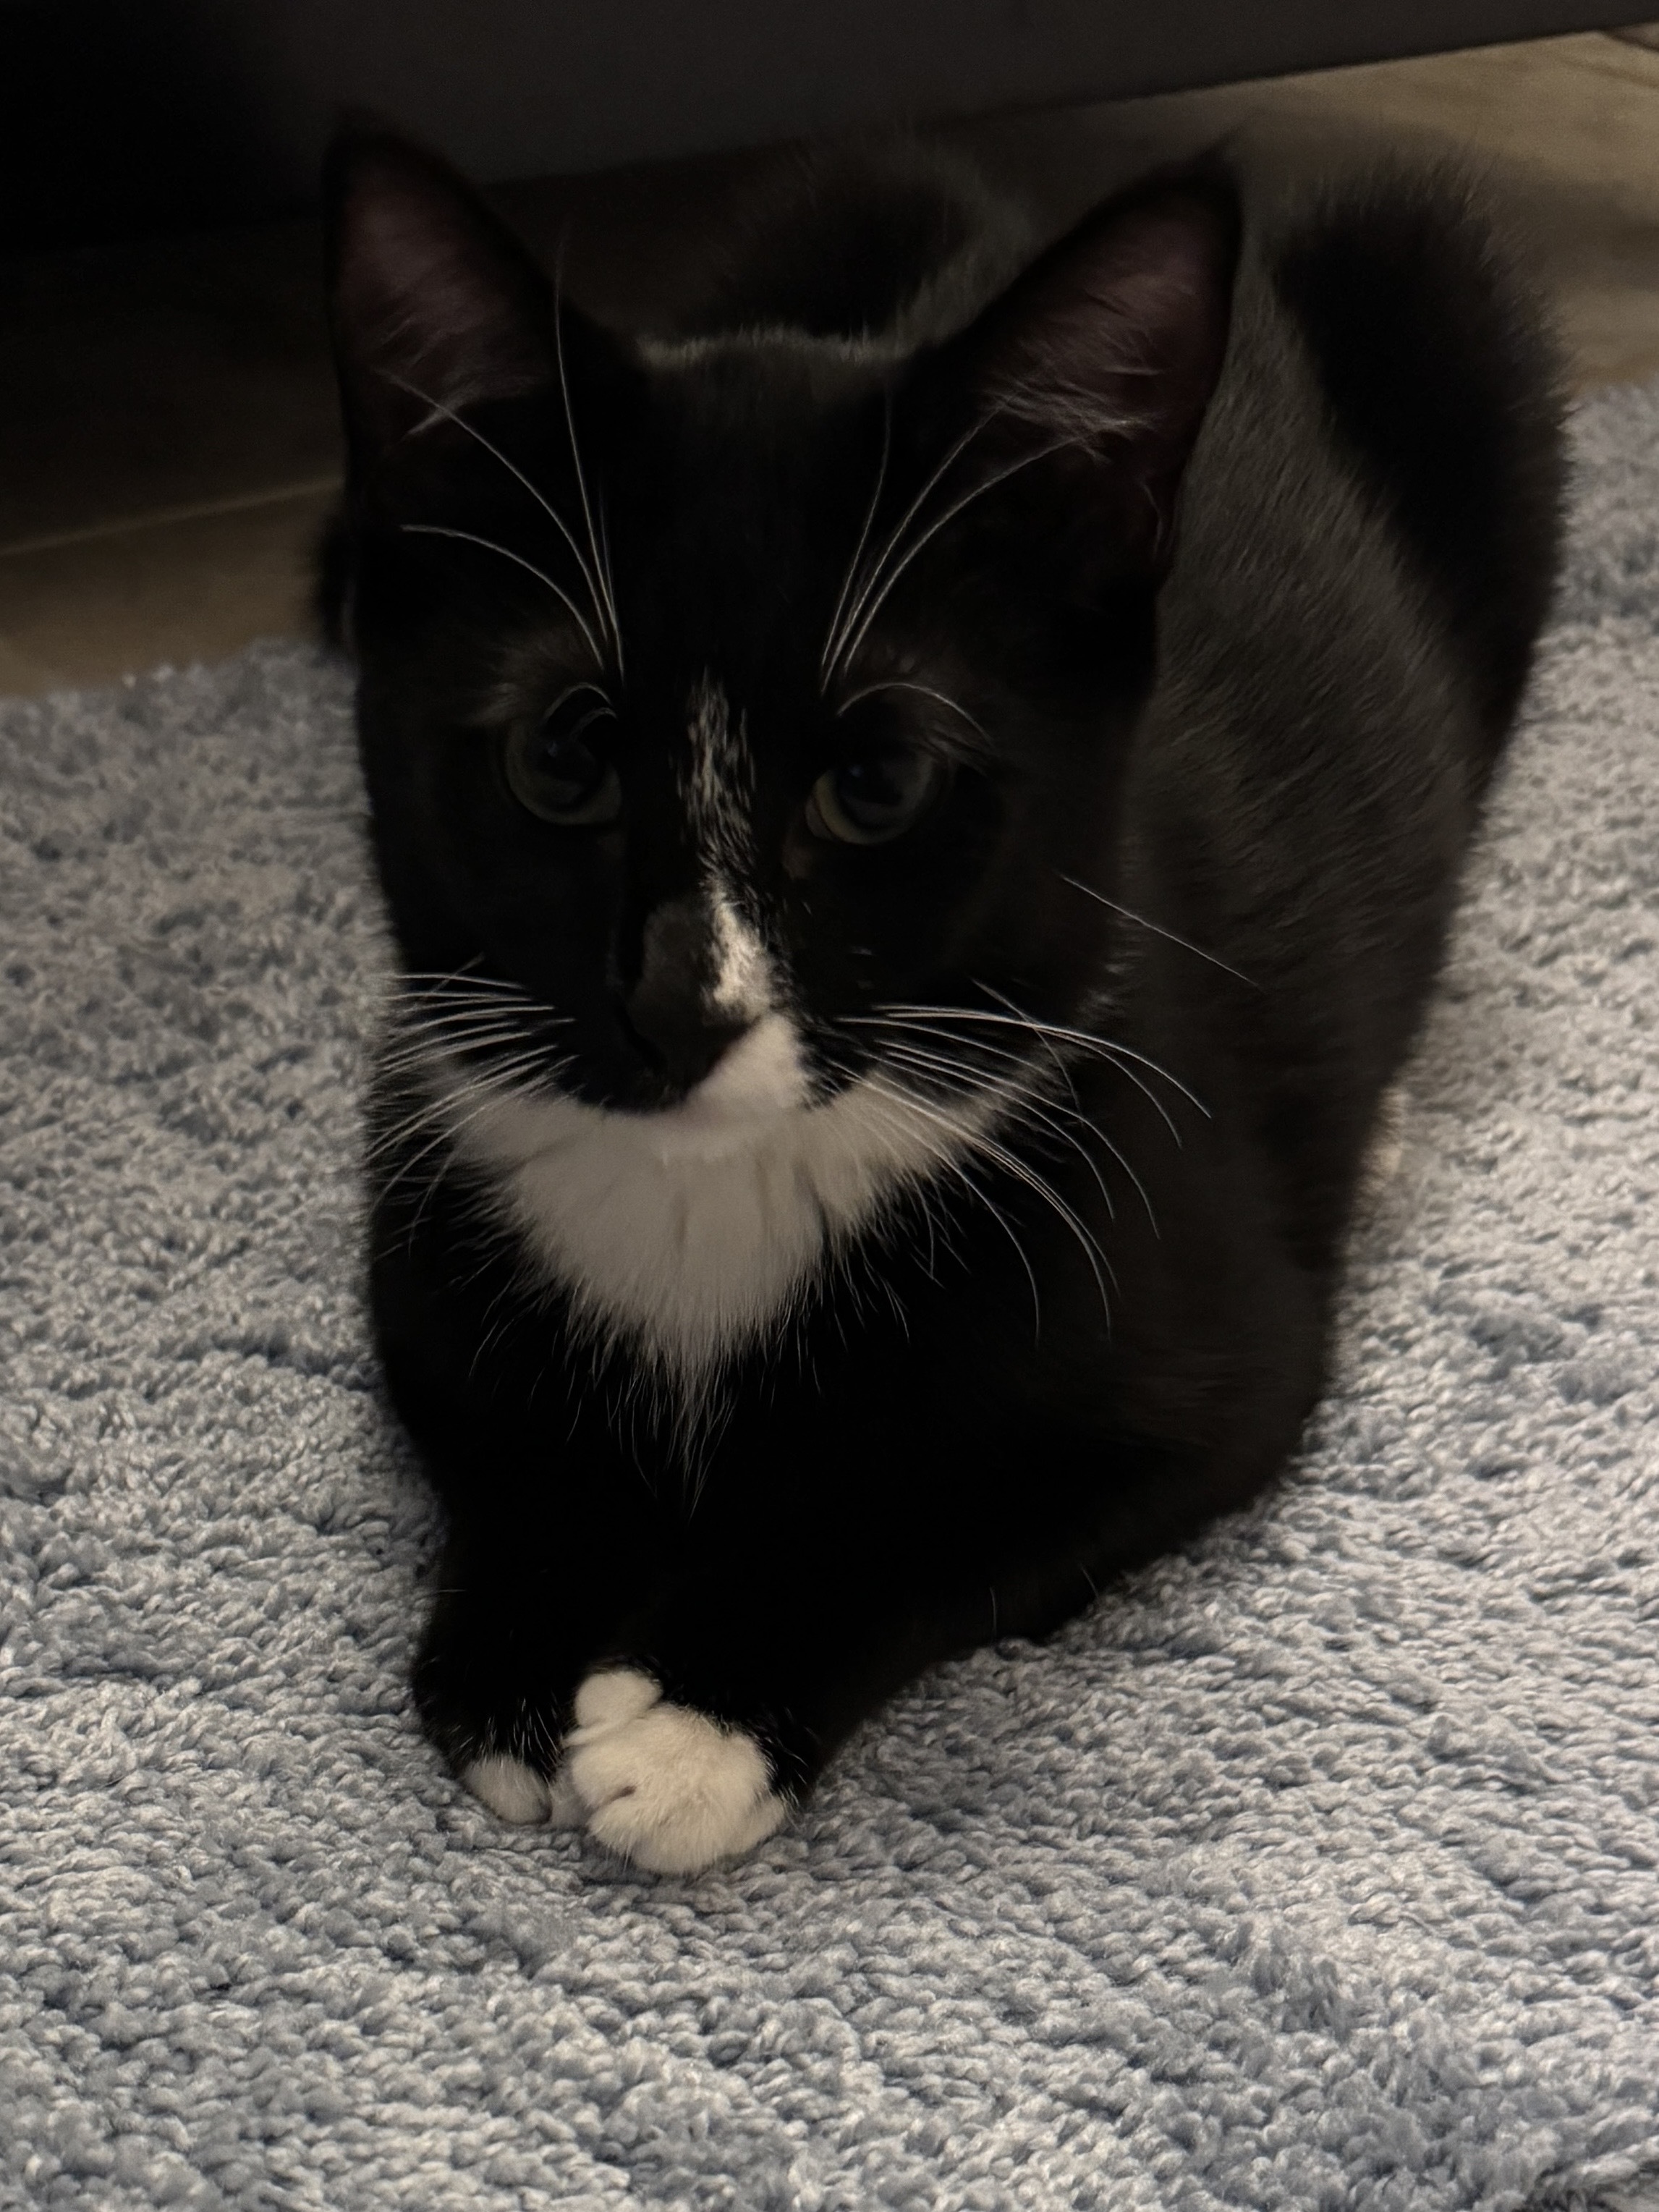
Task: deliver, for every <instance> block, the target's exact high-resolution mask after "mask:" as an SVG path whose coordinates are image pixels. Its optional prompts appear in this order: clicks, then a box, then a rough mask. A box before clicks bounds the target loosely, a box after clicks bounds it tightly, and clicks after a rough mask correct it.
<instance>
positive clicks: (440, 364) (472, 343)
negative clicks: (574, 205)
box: [325, 128, 558, 462]
mask: <svg viewBox="0 0 1659 2212" xmlns="http://www.w3.org/2000/svg"><path fill="white" fill-rule="evenodd" d="M325 205H326V214H327V241H328V283H329V304H330V312H331V319H332V324H333V334H334V350H335V360H336V364H337V368H338V371H339V377H340V388H341V393H342V397H343V402H344V407H345V414H346V424H347V430H348V435H349V438H350V440H351V444H352V447H353V453H354V456H355V457H356V459H359V460H360V461H369V462H373V461H374V459H377V458H380V457H382V456H384V455H386V454H388V453H391V452H392V450H393V449H394V448H395V447H397V446H398V444H399V443H400V442H401V441H403V440H404V439H406V438H408V437H409V436H410V435H411V434H412V433H414V432H416V431H419V430H423V429H428V428H433V427H435V425H440V424H441V423H442V422H444V421H445V420H446V419H447V414H458V413H459V412H460V411H461V410H463V409H465V408H467V407H470V406H473V405H475V404H477V403H478V402H480V401H483V400H491V399H507V398H517V397H518V396H520V394H522V393H525V392H534V391H537V390H538V389H540V388H542V387H544V386H549V385H550V384H552V383H553V382H554V381H555V380H556V376H557V374H558V371H557V365H556V353H555V337H554V312H555V310H554V302H553V296H552V289H551V286H550V283H549V281H548V278H547V276H545V274H544V271H543V270H541V268H540V267H539V266H538V264H537V263H536V262H535V261H534V260H533V259H532V257H531V255H530V254H529V253H528V252H526V249H525V248H524V247H523V246H521V245H520V243H519V241H518V240H516V239H515V238H514V237H513V234H512V233H511V232H510V231H509V230H507V228H506V227H505V225H504V224H502V223H501V222H499V221H498V220H497V219H496V217H495V215H494V214H493V213H492V212H491V210H489V208H488V207H487V206H486V205H485V204H484V203H483V200H482V199H481V198H480V197H478V195H477V192H475V191H473V190H472V188H471V185H468V184H467V183H465V180H464V179H462V178H460V177H459V176H458V175H457V174H456V173H455V172H454V171H453V169H451V168H450V167H448V165H447V163H446V162H444V161H440V160H439V159H438V158H437V156H436V155H432V154H428V153H427V152H426V151H425V150H424V149H422V148H420V147H417V146H414V145H411V144H410V143H408V142H407V141H406V140H404V139H402V138H398V137H395V136H393V135H392V133H391V132H389V131H380V130H375V129H371V128H360V129H355V130H352V131H348V132H346V133H345V134H344V135H343V136H342V137H340V138H338V139H337V141H336V142H335V143H334V145H333V146H332V148H331V149H330V153H329V157H328V162H327V167H326V169H325ZM446 410H447V412H446Z"/></svg>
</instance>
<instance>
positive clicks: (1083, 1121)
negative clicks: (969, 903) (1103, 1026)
mask: <svg viewBox="0 0 1659 2212" xmlns="http://www.w3.org/2000/svg"><path fill="white" fill-rule="evenodd" d="M933 1011H934V1012H935V1013H936V1014H937V1015H939V1016H941V1017H944V1018H943V1019H933V1020H929V1019H926V1018H894V1017H891V1016H889V1015H884V1014H880V1015H856V1014H853V1015H845V1016H843V1017H842V1019H843V1020H844V1021H845V1022H848V1023H849V1024H853V1023H855V1024H857V1025H858V1026H859V1027H860V1028H861V1029H873V1030H876V1031H877V1032H878V1034H880V1035H884V1036H888V1037H889V1038H891V1039H893V1040H895V1041H896V1042H897V1041H902V1040H905V1039H907V1038H914V1037H916V1036H921V1037H923V1038H925V1039H927V1041H928V1042H930V1043H939V1042H949V1043H952V1044H956V1045H962V1044H964V1043H966V1042H967V1040H966V1039H964V1038H962V1037H959V1036H954V1035H953V1034H952V1033H951V1030H950V1029H949V1027H948V1025H947V1024H948V1012H949V1011H950V1010H946V1009H936V1010H933ZM957 1011H965V1010H957ZM1016 1026H1017V1027H1018V1028H1019V1029H1022V1030H1028V1031H1029V1030H1030V1024H1028V1023H1026V1022H1024V1021H1020V1022H1019V1023H1018V1024H1016ZM973 1049H974V1050H975V1052H977V1053H982V1054H985V1055H986V1056H987V1058H989V1059H990V1060H993V1062H995V1061H997V1060H1000V1061H1002V1062H1003V1063H1004V1064H1005V1065H1006V1066H1010V1067H1014V1068H1018V1069H1020V1070H1022V1071H1024V1072H1025V1073H1029V1072H1030V1060H1028V1059H1027V1058H1026V1056H1025V1055H1024V1054H1023V1053H1021V1052H1018V1051H1017V1050H1015V1049H1014V1048H1012V1047H1010V1046H1007V1045H1000V1044H998V1043H996V1042H987V1040H985V1039H982V1038H975V1040H974V1041H973ZM1106 1057H1107V1059H1108V1062H1109V1065H1111V1066H1116V1067H1117V1070H1118V1073H1120V1074H1121V1075H1124V1076H1126V1077H1127V1079H1128V1080H1129V1081H1130V1082H1131V1083H1133V1085H1134V1086H1135V1088H1136V1089H1137V1090H1138V1091H1141V1092H1142V1093H1143V1094H1144V1095H1145V1096H1146V1097H1147V1098H1148V1099H1149V1100H1150V1101H1151V1103H1152V1106H1153V1107H1154V1108H1155V1109H1157V1111H1158V1114H1159V1115H1160V1116H1161V1117H1162V1119H1163V1121H1164V1126H1165V1127H1167V1128H1168V1129H1169V1131H1170V1135H1171V1136H1172V1137H1173V1138H1174V1139H1175V1141H1176V1145H1177V1146H1180V1145H1181V1133H1180V1131H1179V1130H1178V1129H1177V1128H1176V1127H1175V1124H1174V1123H1173V1121H1170V1116H1169V1115H1168V1113H1167V1112H1165V1110H1164V1105H1163V1103H1162V1102H1161V1101H1160V1100H1159V1099H1158V1097H1157V1096H1156V1095H1155V1093H1153V1092H1152V1091H1150V1090H1149V1089H1148V1088H1147V1086H1146V1084H1144V1083H1143V1082H1142V1081H1141V1079H1140V1078H1139V1076H1138V1075H1137V1074H1135V1073H1134V1071H1133V1069H1132V1068H1127V1067H1124V1066H1121V1064H1120V1063H1119V1062H1118V1061H1117V1060H1115V1058H1114V1057H1113V1056H1112V1055H1110V1054H1108V1055H1106ZM970 1065H971V1063H968V1062H964V1063H963V1066H964V1068H965V1067H967V1066H970ZM1054 1067H1055V1071H1056V1073H1058V1074H1059V1075H1060V1077H1061V1079H1063V1080H1064V1082H1065V1084H1066V1090H1067V1091H1069V1092H1070V1094H1071V1103H1070V1105H1069V1106H1062V1105H1061V1104H1060V1102H1059V1101H1058V1100H1054V1099H1050V1100H1049V1101H1048V1105H1049V1107H1050V1108H1052V1109H1054V1110H1055V1111H1057V1112H1064V1113H1066V1115H1068V1116H1069V1117H1070V1118H1071V1119H1072V1120H1073V1121H1076V1122H1077V1123H1078V1124H1079V1126H1080V1127H1083V1128H1085V1129H1087V1130H1088V1131H1090V1132H1091V1134H1092V1135H1093V1136H1094V1138H1095V1139H1096V1140H1097V1142H1098V1143H1100V1144H1101V1145H1103V1146H1104V1147H1105V1148H1106V1150H1107V1151H1108V1152H1109V1153H1110V1154H1111V1156H1112V1158H1114V1159H1115V1161H1116V1162H1117V1164H1118V1165H1119V1166H1120V1167H1121V1169H1122V1170H1123V1172H1124V1174H1125V1175H1126V1176H1127V1177H1128V1178H1129V1181H1130V1182H1132V1183H1133V1185H1134V1188H1135V1190H1136V1192H1137V1193H1138V1194H1139V1199H1140V1202H1141V1204H1142V1206H1145V1208H1146V1218H1147V1220H1148V1221H1149V1222H1150V1223H1151V1224H1152V1233H1153V1235H1154V1236H1160V1235H1161V1234H1162V1231H1160V1230H1159V1228H1158V1215H1157V1212H1156V1211H1155V1210H1154V1208H1153V1206H1152V1199H1151V1197H1150V1196H1149V1195H1148V1193H1147V1190H1146V1184H1145V1183H1144V1182H1142V1181H1141V1179H1140V1176H1139V1175H1138V1174H1137V1173H1136V1171H1135V1170H1134V1168H1133V1165H1132V1164H1131V1163H1130V1161H1129V1159H1128V1158H1127V1154H1125V1153H1124V1152H1122V1151H1121V1149H1120V1147H1119V1146H1117V1145H1115V1143H1114V1142H1113V1141H1112V1139H1111V1138H1109V1136H1108V1135H1107V1134H1106V1133H1105V1131H1104V1130H1103V1129H1102V1128H1101V1127H1100V1126H1099V1124H1098V1123H1097V1122H1096V1121H1091V1119H1090V1117H1089V1116H1088V1115H1086V1114H1085V1113H1084V1111H1083V1109H1082V1106H1081V1104H1080V1103H1079V1099H1078V1096H1077V1090H1076V1086H1075V1085H1074V1084H1073V1082H1072V1079H1071V1071H1070V1069H1069V1068H1067V1067H1066V1065H1065V1062H1064V1061H1063V1060H1061V1059H1060V1057H1059V1055H1058V1054H1054ZM985 1073H986V1071H984V1070H981V1071H979V1074H980V1079H981V1080H982V1079H983V1078H984V1075H985ZM1004 1080H1006V1078H1004ZM1194 1103H1196V1102H1194Z"/></svg>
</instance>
